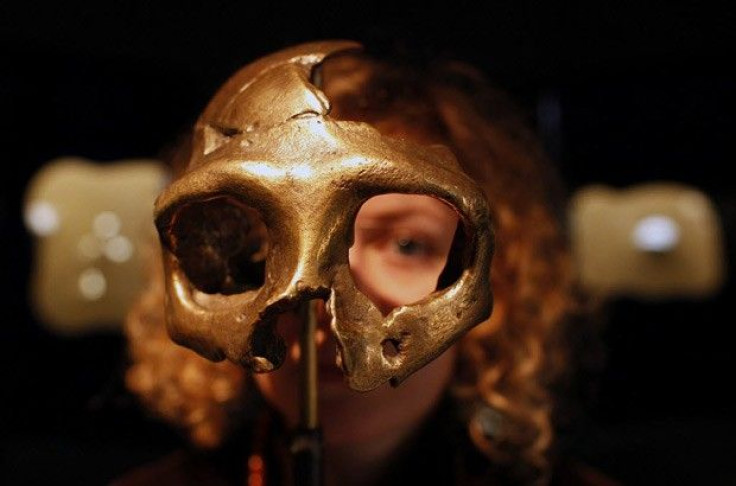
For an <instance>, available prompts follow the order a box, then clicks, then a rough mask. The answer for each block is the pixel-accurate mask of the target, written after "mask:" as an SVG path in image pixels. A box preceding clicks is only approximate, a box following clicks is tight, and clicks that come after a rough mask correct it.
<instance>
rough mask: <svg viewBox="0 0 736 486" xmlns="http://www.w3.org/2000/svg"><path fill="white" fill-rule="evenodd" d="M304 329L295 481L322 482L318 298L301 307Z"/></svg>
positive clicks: (305, 485) (304, 485) (313, 485)
mask: <svg viewBox="0 0 736 486" xmlns="http://www.w3.org/2000/svg"><path fill="white" fill-rule="evenodd" d="M299 315H300V318H301V319H300V320H301V322H302V330H301V335H300V341H299V344H300V346H299V348H300V351H301V355H300V357H299V371H300V392H301V393H300V397H299V398H300V424H299V428H298V430H297V431H296V433H295V434H294V436H293V438H292V441H291V454H292V459H293V461H294V484H295V485H297V486H321V485H322V483H323V479H322V431H321V429H320V427H319V412H318V409H317V402H318V400H317V390H318V389H317V343H316V339H315V334H316V331H317V301H316V300H310V301H308V302H305V303H303V304H302V305H301V307H300V308H299Z"/></svg>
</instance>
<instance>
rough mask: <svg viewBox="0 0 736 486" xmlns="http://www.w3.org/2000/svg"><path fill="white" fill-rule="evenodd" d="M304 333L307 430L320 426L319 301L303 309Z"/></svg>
mask: <svg viewBox="0 0 736 486" xmlns="http://www.w3.org/2000/svg"><path fill="white" fill-rule="evenodd" d="M301 311H302V312H301V314H302V315H301V318H302V323H303V324H302V332H301V336H300V341H299V345H300V346H299V348H300V350H301V358H300V362H299V365H300V372H301V380H300V381H301V402H302V403H301V425H302V427H304V428H305V429H316V428H317V427H318V426H319V412H318V410H317V342H316V339H315V334H316V332H317V301H316V300H310V301H308V302H306V303H304V304H302V307H301Z"/></svg>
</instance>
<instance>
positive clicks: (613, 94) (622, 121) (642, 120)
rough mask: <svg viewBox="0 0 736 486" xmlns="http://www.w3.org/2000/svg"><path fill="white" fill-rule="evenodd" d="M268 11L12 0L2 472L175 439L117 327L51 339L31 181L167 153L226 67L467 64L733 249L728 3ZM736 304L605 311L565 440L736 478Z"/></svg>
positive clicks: (3, 25)
mask: <svg viewBox="0 0 736 486" xmlns="http://www.w3.org/2000/svg"><path fill="white" fill-rule="evenodd" d="M478 3H479V4H480V3H481V2H478ZM277 4H278V2H263V5H261V4H255V3H253V2H245V1H243V2H223V1H210V2H201V3H198V4H190V5H187V6H186V7H185V6H184V5H185V4H184V3H181V4H175V3H170V4H168V5H167V2H151V3H150V4H146V3H144V2H119V3H113V2H98V3H90V2H86V3H85V2H79V1H66V2H56V3H54V4H42V3H37V2H24V3H20V2H12V1H10V2H4V3H3V4H2V6H0V61H1V62H0V140H1V141H2V149H3V152H2V154H3V155H2V157H1V158H2V163H3V168H4V169H3V173H2V176H0V187H2V192H1V193H0V194H2V199H0V225H2V229H1V231H0V241H2V252H1V254H0V261H2V265H1V266H0V269H1V273H2V284H3V294H2V295H3V300H2V302H3V313H4V314H5V315H4V317H3V319H2V321H3V322H2V325H0V364H1V366H2V373H3V375H2V381H0V387H2V390H3V398H2V410H1V413H0V454H1V455H0V471H1V472H0V483H2V484H46V483H48V482H49V481H51V480H55V481H58V482H60V483H62V484H77V485H82V484H105V483H106V482H107V481H108V480H109V479H110V478H112V477H115V476H116V475H119V474H120V473H121V472H123V471H125V470H127V469H128V468H130V467H131V466H133V465H135V464H139V463H141V462H142V461H145V460H149V459H151V458H154V457H157V456H159V455H160V454H162V453H164V452H165V451H167V450H169V449H170V448H172V447H174V446H176V445H178V444H179V443H180V438H179V437H178V436H177V435H176V434H175V433H174V432H172V431H171V430H169V429H168V428H166V427H165V426H163V425H161V424H159V423H157V422H155V421H151V420H148V419H147V418H146V416H145V414H144V413H143V412H142V411H141V410H140V409H138V407H137V405H136V404H135V402H134V401H133V400H132V399H131V398H130V397H129V396H128V395H127V394H126V393H125V390H124V388H123V383H122V369H123V366H124V350H123V343H122V339H121V337H120V336H119V335H117V334H94V335H89V336H81V337H77V338H69V337H66V338H64V337H59V336H56V335H53V334H51V333H50V332H48V331H47V330H46V329H45V328H44V327H43V326H42V325H40V324H39V323H38V322H36V321H35V320H34V318H33V316H32V315H31V313H30V310H29V307H28V303H27V297H26V288H27V285H28V274H29V270H30V267H31V260H30V257H31V245H30V243H31V240H30V237H29V236H28V234H27V233H26V231H25V229H24V227H23V223H22V219H21V198H22V195H23V192H24V189H25V185H26V183H27V182H28V180H29V179H30V178H31V176H32V175H33V174H34V172H35V171H36V170H37V169H38V168H39V167H41V166H42V165H43V164H44V163H45V162H47V161H49V160H51V159H53V158H56V157H59V156H62V155H78V156H82V157H87V158H91V159H96V160H100V161H111V160H116V159H120V158H131V157H155V156H157V155H158V154H160V152H161V150H162V149H164V148H165V147H166V146H167V145H168V144H170V143H171V142H173V141H174V139H175V138H176V136H177V135H178V134H180V133H181V132H183V131H184V130H186V129H187V128H188V127H189V126H190V125H191V124H192V122H193V121H194V119H195V117H196V116H197V115H198V113H199V111H200V110H201V109H202V108H203V107H204V104H205V103H206V102H207V100H208V99H209V97H210V96H211V95H212V93H214V91H215V90H216V88H217V87H218V86H219V84H220V83H222V82H223V81H224V80H225V79H226V78H227V77H228V76H229V75H230V74H231V73H232V72H234V71H235V70H236V69H237V68H238V67H240V66H241V65H243V64H244V63H246V62H248V61H250V60H252V59H254V58H255V57H258V56H260V55H263V54H266V53H268V52H270V51H273V50H275V49H278V48H281V47H285V46H287V45H291V44H294V43H297V42H302V41H308V40H315V39H322V38H350V39H355V40H359V41H362V42H364V43H365V44H367V45H368V46H383V47H392V48H397V49H403V50H405V51H407V52H411V53H415V54H417V55H428V56H434V55H441V56H447V57H454V58H457V59H461V60H465V61H468V62H471V63H473V64H475V65H476V66H478V67H480V68H481V69H483V70H484V71H485V72H486V73H488V75H489V76H490V77H491V78H492V79H494V80H495V81H496V82H498V83H499V84H500V85H501V86H503V87H505V88H506V89H507V90H508V91H510V92H511V93H512V94H513V95H515V96H516V98H517V100H518V101H519V102H520V103H521V105H522V106H523V107H524V108H525V109H526V110H527V111H528V113H529V115H530V117H531V118H532V119H533V120H534V121H535V123H537V127H538V128H539V130H540V132H541V133H542V135H543V136H544V140H545V143H546V144H547V147H548V149H549V151H550V153H551V154H552V156H553V158H554V160H555V162H556V163H557V164H559V167H560V170H561V172H562V174H563V177H564V179H565V181H566V183H567V186H568V189H569V190H570V191H574V190H575V189H576V188H578V187H581V186H583V185H586V184H590V183H604V184H609V185H612V186H615V187H624V186H627V185H631V184H637V183H641V182H647V181H658V180H670V181H680V182H685V183H687V184H690V185H693V186H695V187H696V188H699V189H701V190H703V191H705V192H706V193H707V194H708V195H709V196H710V197H711V198H712V199H713V201H714V202H715V203H716V207H717V208H718V210H719V212H720V214H721V216H722V218H723V221H724V227H725V230H726V236H727V244H728V249H727V253H728V256H729V258H730V259H731V260H732V259H733V256H734V239H735V237H736V234H735V233H734V217H735V215H736V190H735V188H734V178H733V176H731V175H730V173H731V170H730V168H729V165H731V164H733V162H734V160H735V159H734V150H733V142H732V140H733V134H734V128H735V127H736V125H735V124H734V117H735V116H734V108H735V106H734V92H735V88H736V79H735V78H734V75H733V74H731V73H730V71H731V69H732V66H733V63H734V59H736V57H735V56H734V54H735V49H734V45H735V43H734V35H733V32H734V25H736V22H735V20H736V19H735V18H734V9H733V8H726V7H724V6H721V5H718V4H714V3H712V2H711V3H709V2H697V3H696V2H690V3H684V2H656V3H653V2H637V3H634V2H632V3H631V4H630V5H627V4H626V3H623V2H567V3H566V2H544V4H542V2H531V1H514V2H488V3H487V5H486V6H485V7H484V8H480V7H478V6H477V5H476V4H475V3H471V2H467V3H464V2H461V1H454V2H442V3H441V4H436V5H435V4H431V3H428V2H427V3H424V4H417V6H410V5H408V4H404V5H403V6H390V7H389V6H386V5H382V4H380V3H374V4H357V3H350V2H334V3H329V2H327V3H325V2H322V3H312V4H307V3H305V4H302V5H301V6H300V7H298V8H292V7H287V6H281V5H277ZM555 113H557V114H558V115H559V116H555ZM730 273H731V272H730V270H729V274H730ZM735 296H736V295H735V294H734V290H733V283H732V281H731V279H729V280H728V281H727V284H726V286H725V287H724V289H723V290H722V291H721V292H719V293H718V294H717V295H715V296H713V297H710V298H707V299H701V300H697V301H692V300H671V301H666V302H659V303H652V302H646V301H639V300H636V299H620V300H617V301H615V302H613V303H612V305H611V307H610V309H609V310H610V313H609V316H608V322H607V325H606V328H605V331H604V333H603V336H602V337H603V342H604V345H605V350H606V352H607V360H606V362H605V368H604V369H603V370H601V371H600V372H599V373H598V374H597V375H596V377H595V378H596V380H595V385H596V386H595V387H594V388H593V389H594V394H593V395H591V396H589V398H591V400H590V401H589V402H587V403H586V407H585V409H584V412H585V413H584V415H583V416H582V417H580V418H579V419H578V420H576V424H575V427H574V428H573V429H572V430H570V431H568V432H566V436H565V442H564V443H565V446H566V447H567V448H569V450H570V451H571V453H574V454H576V455H577V456H579V457H581V458H583V459H585V460H587V461H588V462H590V463H591V464H593V465H594V466H596V467H598V468H599V469H601V470H602V471H604V472H606V473H607V474H609V475H610V476H612V477H614V478H617V479H620V480H622V481H623V482H624V483H625V484H710V485H713V484H717V485H725V484H736V473H734V472H733V467H732V465H733V463H734V460H736V447H734V445H733V444H734V437H735V436H734V433H736V427H734V420H733V418H734V413H733V410H734V405H736V403H735V400H734V398H733V397H732V396H731V388H732V387H733V386H734V385H733V383H734V380H733V377H732V376H733V370H734V365H735V364H736V359H735V358H734V353H733V351H732V344H731V342H730V340H729V339H728V338H727V336H729V335H730V333H729V329H728V328H729V327H730V326H733V324H734V317H733V312H732V310H731V305H732V302H733V300H734V297H735Z"/></svg>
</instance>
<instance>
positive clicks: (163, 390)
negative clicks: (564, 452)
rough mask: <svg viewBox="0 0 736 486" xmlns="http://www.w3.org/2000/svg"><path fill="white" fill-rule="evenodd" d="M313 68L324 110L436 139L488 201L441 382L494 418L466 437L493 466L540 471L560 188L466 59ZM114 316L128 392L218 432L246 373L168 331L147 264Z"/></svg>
mask: <svg viewBox="0 0 736 486" xmlns="http://www.w3.org/2000/svg"><path fill="white" fill-rule="evenodd" d="M320 69H321V72H320V74H321V78H322V81H323V90H324V92H325V94H326V95H327V97H328V99H330V101H331V103H332V111H331V116H332V117H334V118H336V119H339V120H353V121H361V122H367V123H369V124H371V125H373V126H374V127H375V128H377V129H378V130H379V131H381V132H382V133H383V134H384V135H387V136H395V137H406V138H411V139H413V140H415V141H419V142H422V143H439V144H443V145H445V146H447V147H449V148H450V149H451V150H452V151H453V152H454V154H455V155H456V157H457V158H458V161H459V162H460V164H461V166H462V167H463V169H464V170H465V172H466V173H467V174H468V175H469V176H470V177H471V178H473V179H474V180H475V181H477V183H478V184H479V185H480V186H481V187H482V188H483V190H484V191H485V194H486V197H487V198H488V201H489V203H490V206H491V210H492V217H493V220H494V225H495V227H494V230H495V235H496V254H495V256H494V258H493V263H492V266H491V268H490V274H491V283H492V289H493V293H494V302H495V304H494V310H493V313H492V315H491V317H490V319H488V320H487V321H485V322H483V323H481V324H479V325H478V326H476V327H475V328H473V329H472V330H471V331H470V332H469V333H468V334H467V335H466V336H464V337H463V339H462V340H461V343H460V364H459V368H458V372H457V373H456V378H455V384H454V386H453V393H454V394H455V396H456V397H457V399H458V400H459V401H460V402H461V403H464V404H467V405H468V407H477V406H478V405H480V406H483V407H486V408H487V409H489V410H492V411H494V413H496V414H497V416H498V417H501V421H500V423H501V426H500V427H497V428H496V429H494V430H489V428H488V427H487V426H484V424H483V422H482V420H475V419H472V417H471V419H469V424H468V433H469V435H470V437H471V439H472V441H473V443H474V444H475V445H476V447H477V448H478V449H479V450H480V451H481V452H482V453H484V454H485V455H487V456H488V457H489V458H490V459H491V460H492V461H494V462H495V463H498V464H507V465H508V464H514V465H516V466H518V465H521V467H522V468H527V469H533V470H534V471H535V472H536V473H537V474H539V473H541V474H542V476H543V475H544V471H545V469H546V468H547V465H548V453H549V450H550V446H551V444H552V441H553V430H554V426H553V422H552V416H553V411H554V407H553V406H554V400H553V396H552V391H551V390H552V388H551V387H552V385H553V384H554V383H555V381H556V380H559V379H560V377H562V376H563V372H564V370H565V369H566V363H567V357H566V355H565V347H564V346H563V343H562V339H561V337H562V335H563V330H564V327H565V323H566V322H567V321H568V320H569V319H570V316H572V315H574V314H575V313H577V312H579V310H580V302H579V300H578V298H577V296H576V292H575V280H574V273H573V269H572V261H571V258H570V255H569V252H568V246H567V241H566V236H565V232H564V229H563V226H562V221H561V220H560V214H562V213H561V212H559V210H560V203H561V202H562V200H561V197H560V196H561V194H562V191H561V185H560V183H559V180H558V179H557V178H556V174H555V173H554V171H553V170H552V169H551V164H550V161H549V160H548V159H547V158H546V156H545V154H544V152H543V150H542V149H541V145H540V143H539V142H538V140H537V139H536V138H535V136H534V134H533V131H532V130H531V129H530V128H529V124H528V122H527V120H526V119H525V118H524V116H523V115H522V112H521V110H519V108H518V107H517V106H516V105H514V104H513V103H512V102H511V101H510V98H509V97H508V96H507V95H506V94H505V93H504V92H503V91H501V90H499V89H497V88H496V87H494V86H492V85H491V84H490V83H489V82H488V80H487V79H485V77H484V76H483V75H482V74H481V73H480V72H478V71H476V70H474V69H473V68H471V67H468V66H467V65H464V64H460V63H454V62H441V63H437V64H433V65H428V66H423V67H422V68H421V69H418V68H417V67H416V66H412V65H409V64H406V63H400V62H391V61H388V60H377V59H375V58H370V57H368V56H366V55H357V54H350V55H340V56H336V57H334V58H330V59H328V60H327V61H326V62H325V63H324V64H323V66H321V67H320ZM152 267H153V268H155V269H156V271H155V273H154V274H153V275H152V277H151V279H150V286H149V288H148V289H147V290H146V291H145V292H144V293H143V295H142V296H141V298H140V299H139V301H138V302H137V304H136V305H135V306H134V307H133V309H132V310H131V312H130V314H129V316H128V319H127V324H126V331H127V337H128V339H129V343H130V358H131V365H130V368H129V369H128V372H127V375H126V383H127V385H128V387H129V388H130V390H132V391H133V392H134V393H136V394H137V395H139V396H140V398H141V399H142V400H143V402H144V403H145V405H147V406H148V408H150V409H151V410H153V411H154V412H155V413H157V414H158V415H160V416H161V417H163V418H164V419H166V420H168V421H170V422H172V423H174V424H176V425H177V426H180V427H184V428H185V429H186V430H187V431H188V433H189V436H190V438H191V440H192V441H193V442H194V443H195V444H197V445H200V446H203V447H211V446H215V445H217V444H218V443H219V442H220V441H221V440H222V439H223V437H224V436H225V435H226V434H227V433H228V430H229V429H230V427H229V425H228V421H229V417H231V415H232V414H233V413H234V412H235V411H236V410H237V407H238V405H239V403H240V401H241V400H242V396H243V394H244V390H245V389H246V382H247V376H246V372H245V371H243V370H242V369H241V368H239V367H237V366H236V365H234V364H231V363H229V362H222V363H212V362H210V361H207V360H206V359H204V358H202V357H200V356H198V355H197V354H195V353H194V352H192V351H190V350H188V349H185V348H181V347H179V346H177V345H175V344H174V343H173V342H171V341H170V340H169V339H168V336H167V335H166V331H165V326H164V316H163V299H164V292H163V286H162V279H163V276H162V274H161V272H160V264H159V265H153V266H152Z"/></svg>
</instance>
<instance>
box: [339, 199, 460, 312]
mask: <svg viewBox="0 0 736 486" xmlns="http://www.w3.org/2000/svg"><path fill="white" fill-rule="evenodd" d="M459 220H460V218H459V216H458V214H457V211H456V210H455V209H454V208H453V207H451V206H450V205H449V204H447V203H445V202H444V201H441V200H439V199H437V198H434V197H431V196H427V195H420V194H400V193H391V194H382V195H378V196H374V197H372V198H370V199H368V200H367V201H365V202H364V203H363V205H362V206H361V207H360V210H359V211H358V213H357V215H356V218H355V224H354V228H353V230H354V238H353V245H352V247H351V248H350V253H349V261H350V271H351V274H352V276H353V279H354V281H355V283H356V285H357V287H358V290H359V291H361V292H362V293H363V294H364V295H365V296H366V297H368V298H369V299H370V300H371V301H372V302H373V303H374V304H376V306H377V307H378V308H379V310H380V311H381V312H382V313H383V315H387V314H388V313H389V312H391V310H392V309H394V308H396V307H398V306H401V305H409V304H414V303H416V302H418V301H420V300H421V299H423V298H425V297H426V296H428V295H429V294H431V293H432V292H434V291H436V290H442V289H444V288H447V287H449V286H450V285H452V284H453V283H454V282H456V281H457V280H458V278H459V277H460V275H461V273H462V270H463V262H462V256H463V252H464V244H465V238H464V231H463V229H461V228H458V226H459V225H458V222H459Z"/></svg>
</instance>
